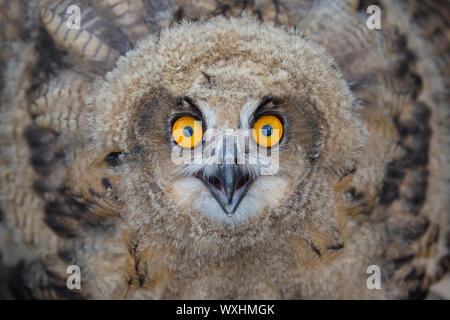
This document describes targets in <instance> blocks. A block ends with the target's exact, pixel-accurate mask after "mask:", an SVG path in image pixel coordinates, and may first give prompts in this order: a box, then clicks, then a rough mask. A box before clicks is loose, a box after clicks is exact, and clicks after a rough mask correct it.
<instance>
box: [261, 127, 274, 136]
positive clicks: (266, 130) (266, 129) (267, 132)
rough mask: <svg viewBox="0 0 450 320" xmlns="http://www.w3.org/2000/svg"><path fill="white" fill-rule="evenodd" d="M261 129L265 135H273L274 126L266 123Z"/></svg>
mask: <svg viewBox="0 0 450 320" xmlns="http://www.w3.org/2000/svg"><path fill="white" fill-rule="evenodd" d="M261 131H262V133H263V135H265V136H266V137H270V136H271V135H272V132H273V128H272V126H271V125H268V124H266V125H264V126H263V127H262V128H261Z"/></svg>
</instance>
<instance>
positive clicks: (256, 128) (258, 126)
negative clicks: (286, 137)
mask: <svg viewBox="0 0 450 320" xmlns="http://www.w3.org/2000/svg"><path fill="white" fill-rule="evenodd" d="M282 136H283V124H282V123H281V120H280V119H279V118H278V117H277V116H274V115H264V116H262V117H260V118H259V119H258V120H256V122H255V124H254V125H253V138H254V139H255V141H256V143H258V144H259V145H260V146H262V147H266V148H270V147H273V146H276V145H277V144H278V143H279V142H280V140H281V138H282Z"/></svg>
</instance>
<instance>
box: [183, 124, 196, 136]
mask: <svg viewBox="0 0 450 320" xmlns="http://www.w3.org/2000/svg"><path fill="white" fill-rule="evenodd" d="M193 134H194V129H192V127H189V126H186V127H184V129H183V135H184V136H185V137H187V138H189V137H191V136H192V135H193Z"/></svg>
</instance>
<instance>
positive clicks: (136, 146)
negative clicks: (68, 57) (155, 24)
mask: <svg viewBox="0 0 450 320" xmlns="http://www.w3.org/2000/svg"><path fill="white" fill-rule="evenodd" d="M88 101H89V103H90V105H91V111H90V117H89V118H90V119H91V120H90V121H91V128H92V138H93V140H94V141H95V143H96V145H97V146H102V149H104V148H105V146H107V149H108V150H109V152H120V153H121V154H122V159H121V166H123V167H124V168H126V169H127V170H122V171H121V172H122V173H121V174H122V176H121V178H120V179H119V180H120V181H121V186H122V188H123V190H124V192H125V193H126V194H127V197H128V198H127V201H126V202H128V203H127V204H126V205H127V207H128V209H129V211H130V212H132V214H135V215H136V216H137V215H140V216H151V217H153V218H155V217H158V219H162V220H163V221H165V223H170V222H168V221H169V220H170V221H176V220H177V221H178V220H180V219H188V220H189V221H191V222H194V224H197V225H199V226H200V225H203V224H204V222H205V221H208V227H207V228H215V227H211V226H217V225H222V226H226V225H228V226H230V225H234V226H239V225H245V224H248V223H251V222H255V221H256V220H257V219H269V218H270V217H271V216H274V215H280V214H281V212H286V210H281V209H282V208H283V207H284V208H286V207H287V206H292V207H293V208H294V207H295V208H296V210H297V211H298V213H299V216H301V214H300V211H301V208H302V207H303V206H304V205H305V203H307V202H308V201H309V199H312V198H314V197H322V196H326V195H325V194H324V191H323V190H322V191H320V192H319V191H318V187H317V186H319V185H321V184H322V181H324V180H326V179H332V177H334V176H336V175H338V174H339V173H341V172H343V171H345V170H349V169H351V168H352V166H353V165H354V161H355V159H356V157H357V156H358V153H359V150H360V148H361V145H362V142H361V141H362V137H363V136H364V134H363V133H364V130H363V128H362V125H361V123H360V122H359V120H358V119H357V118H356V117H355V115H354V114H353V108H354V106H355V101H354V98H353V97H352V95H351V93H350V91H349V90H348V88H347V85H346V83H345V81H344V80H343V78H342V75H341V74H340V72H339V70H338V69H337V67H336V66H335V63H334V61H333V59H332V58H331V57H330V56H328V55H327V53H326V52H325V50H324V49H323V48H321V47H320V46H318V45H316V44H315V43H312V42H310V41H307V40H305V39H302V38H301V37H300V36H299V35H297V34H295V33H294V32H291V31H287V30H282V29H279V28H276V27H273V26H269V25H263V24H260V23H258V22H257V21H255V20H253V19H251V18H246V17H244V18H231V19H229V20H227V19H225V18H214V19H212V20H209V21H208V22H204V23H195V24H188V23H185V24H181V25H178V26H176V27H174V28H170V29H165V30H163V31H162V32H161V34H160V35H159V37H151V38H150V39H148V40H147V41H144V42H142V43H141V44H140V45H139V46H138V47H137V48H136V49H134V50H133V51H131V52H128V53H127V54H126V55H125V56H124V57H122V58H120V59H119V60H118V62H117V66H116V68H115V69H114V70H113V71H112V72H110V73H108V74H107V75H106V77H105V79H104V80H102V81H100V82H99V83H98V84H97V87H96V90H94V91H93V93H92V95H91V96H90V97H89V98H88ZM169 217H170V218H169ZM155 219H156V218H155ZM211 230H212V229H211Z"/></svg>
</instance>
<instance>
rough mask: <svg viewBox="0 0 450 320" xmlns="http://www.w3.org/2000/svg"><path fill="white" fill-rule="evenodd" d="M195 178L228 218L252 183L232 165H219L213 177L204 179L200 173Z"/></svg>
mask: <svg viewBox="0 0 450 320" xmlns="http://www.w3.org/2000/svg"><path fill="white" fill-rule="evenodd" d="M195 176H196V177H197V178H199V179H200V180H201V181H202V182H203V183H204V185H205V186H206V187H207V188H208V190H209V191H210V192H211V193H212V195H213V196H214V198H215V199H216V200H217V202H219V204H220V206H221V207H222V209H223V211H225V213H226V214H227V215H228V216H231V215H233V214H234V212H235V211H236V209H237V207H238V206H239V203H240V202H241V201H242V199H243V198H244V196H245V195H246V193H247V191H248V190H249V188H250V186H251V185H252V183H253V181H254V179H253V178H252V177H250V176H249V175H246V174H243V173H242V171H241V170H240V169H239V166H238V165H237V164H234V163H233V164H222V165H219V170H218V171H217V172H216V174H215V175H214V176H211V177H205V176H204V175H203V172H201V171H200V172H198V173H197V174H196V175H195Z"/></svg>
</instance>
